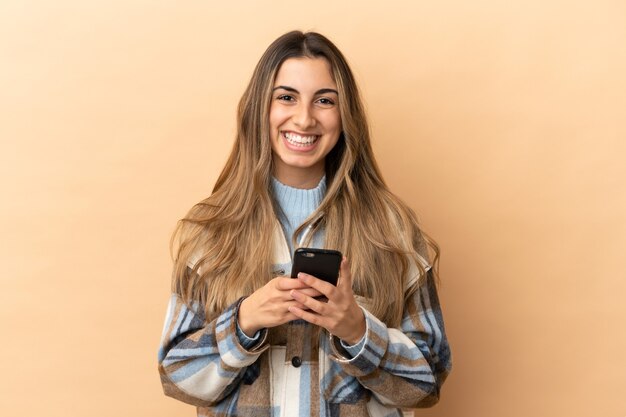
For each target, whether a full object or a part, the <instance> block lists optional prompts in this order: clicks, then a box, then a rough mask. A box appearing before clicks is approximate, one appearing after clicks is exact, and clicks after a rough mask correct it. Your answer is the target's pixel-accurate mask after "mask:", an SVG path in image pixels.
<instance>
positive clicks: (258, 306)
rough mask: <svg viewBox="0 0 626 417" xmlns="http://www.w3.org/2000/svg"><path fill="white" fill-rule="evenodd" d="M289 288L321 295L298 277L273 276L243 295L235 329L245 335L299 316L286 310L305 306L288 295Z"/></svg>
mask: <svg viewBox="0 0 626 417" xmlns="http://www.w3.org/2000/svg"><path fill="white" fill-rule="evenodd" d="M291 290H298V292H301V293H303V294H306V295H308V296H310V297H318V296H320V295H322V294H321V293H320V292H319V291H317V290H314V289H313V288H311V287H308V286H307V285H306V284H304V283H302V281H300V280H299V279H293V278H289V277H276V278H274V279H272V280H271V281H269V282H268V283H267V284H265V285H264V286H263V287H261V288H259V289H258V290H256V291H255V292H253V293H252V294H251V295H250V296H249V297H246V298H245V299H244V300H243V301H242V302H241V305H240V306H239V316H238V323H239V328H240V329H241V330H242V331H243V332H244V333H245V334H246V335H249V336H253V335H254V334H255V333H256V332H257V331H258V330H261V329H263V328H268V327H276V326H280V325H281V324H285V323H287V322H290V321H292V320H298V319H299V317H297V316H295V315H294V314H293V313H291V312H289V307H291V306H295V307H298V308H301V309H307V307H306V306H304V305H302V304H301V303H299V302H298V301H296V300H294V299H293V297H291V295H290V292H291Z"/></svg>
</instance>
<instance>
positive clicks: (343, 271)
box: [337, 256, 352, 289]
mask: <svg viewBox="0 0 626 417" xmlns="http://www.w3.org/2000/svg"><path fill="white" fill-rule="evenodd" d="M337 287H345V288H350V289H351V288H352V271H351V269H350V261H348V258H346V257H345V256H344V257H343V260H342V261H341V266H340V267H339V282H338V283H337Z"/></svg>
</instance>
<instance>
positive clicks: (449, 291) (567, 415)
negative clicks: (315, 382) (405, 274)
mask: <svg viewBox="0 0 626 417" xmlns="http://www.w3.org/2000/svg"><path fill="white" fill-rule="evenodd" d="M291 29H302V30H316V31H319V32H321V33H323V34H325V35H327V36H328V37H329V38H331V39H332V40H333V41H334V42H335V43H336V44H337V45H338V46H339V48H340V49H341V50H342V51H343V52H344V53H345V55H346V56H347V57H348V59H349V62H350V63H351V65H352V67H353V70H354V72H355V74H356V76H357V79H358V81H359V83H360V86H361V88H362V91H363V95H364V99H365V102H366V105H367V110H368V114H369V118H370V121H371V126H372V132H373V138H374V148H375V152H376V155H377V158H378V161H379V163H380V165H381V167H382V170H383V172H384V174H385V177H386V180H387V181H388V184H389V186H390V187H391V189H392V190H393V191H394V192H395V193H397V194H398V195H400V196H401V197H402V198H403V199H404V200H405V201H407V202H408V203H409V204H410V206H411V207H413V208H414V209H415V211H416V212H417V213H418V215H419V218H420V221H421V224H422V226H423V228H424V229H425V230H426V231H427V232H429V233H430V234H431V235H432V236H433V237H434V238H435V239H436V240H437V242H438V243H439V244H440V245H441V247H442V259H441V279H442V285H441V287H440V297H441V300H442V304H443V308H444V313H445V320H446V326H447V332H448V337H449V339H450V343H451V346H452V351H453V358H454V370H453V372H452V374H451V376H450V378H449V380H448V381H447V382H446V384H445V386H444V388H443V391H442V399H441V401H440V403H439V404H438V405H437V406H436V407H435V408H433V409H429V410H423V411H419V412H418V413H417V415H418V416H440V417H501V416H508V417H521V416H546V417H548V416H549V417H554V416H558V417H583V416H584V417H587V416H606V417H624V416H626V396H625V395H624V393H625V392H626V359H625V358H626V355H624V352H625V351H626V332H625V331H624V329H625V328H626V307H625V306H624V305H625V303H624V302H623V300H622V298H623V297H624V296H625V294H626V283H625V278H626V274H625V273H624V248H625V247H626V190H625V185H626V163H625V159H626V158H625V156H626V145H625V141H626V125H625V119H626V118H625V116H626V75H625V74H626V47H625V41H626V3H625V2H624V1H622V0H597V1H591V0H587V1H582V0H570V1H565V0H543V1H539V0H527V1H521V0H520V1H517V0H516V1H507V2H505V1H497V0H479V1H477V2H468V1H464V0H443V1H436V2H426V1H390V2H389V1H388V2H363V1H327V0H319V1H317V2H304V3H298V2H293V1H265V2H242V1H239V2H231V3H227V2H217V1H208V0H205V1H194V0H192V1H184V2H180V1H176V2H175V1H152V0H151V1H148V0H130V1H119V0H116V1H106V2H105V1H99V2H98V1H78V0H55V1H34V0H19V1H17V0H16V1H10V0H4V1H2V2H0V141H1V147H0V193H1V194H0V195H1V197H0V198H1V205H0V207H1V214H2V215H1V216H0V230H1V233H2V238H1V239H0V242H1V243H0V244H1V245H2V247H1V248H0V249H1V252H0V253H1V255H0V256H1V258H0V261H1V265H0V268H1V269H0V271H1V272H0V280H1V281H0V285H1V287H0V325H1V330H2V336H1V341H0V369H2V375H1V378H0V415H2V416H14V415H45V416H49V417H61V416H64V417H65V416H94V417H100V416H151V417H160V416H163V417H165V416H190V417H191V416H194V415H195V410H194V408H193V407H191V406H188V405H186V404H183V403H179V402H177V401H176V400H173V399H170V398H167V397H165V396H164V395H163V394H162V391H161V385H160V382H159V378H158V373H157V362H156V352H157V347H158V343H159V337H160V333H161V326H162V321H163V318H164V314H165V308H166V302H167V299H168V295H169V288H170V287H169V286H170V283H169V280H170V270H171V260H170V257H169V249H168V244H169V238H170V234H171V232H172V231H173V229H174V226H175V223H176V221H177V220H178V219H179V218H180V217H182V216H183V215H184V214H185V213H186V211H187V210H188V209H189V208H190V207H191V206H192V205H193V204H194V203H196V202H198V201H199V200H201V199H202V198H204V197H206V196H208V195H209V194H210V191H211V189H212V186H213V183H214V181H215V180H216V178H217V175H218V174H219V172H220V170H221V168H222V166H223V164H224V162H225V159H226V157H227V154H228V152H229V151H230V147H231V145H232V140H233V137H234V132H235V111H236V106H237V102H238V100H239V97H240V96H241V94H242V93H243V90H244V88H245V86H246V83H247V82H248V80H249V77H250V76H251V74H252V70H253V67H254V65H255V64H256V62H257V60H258V59H259V58H260V56H261V54H262V53H263V51H264V50H265V48H266V47H267V46H268V45H269V43H270V42H271V41H272V40H274V39H275V38H276V37H278V36H279V35H281V34H283V33H284V32H286V31H288V30H291Z"/></svg>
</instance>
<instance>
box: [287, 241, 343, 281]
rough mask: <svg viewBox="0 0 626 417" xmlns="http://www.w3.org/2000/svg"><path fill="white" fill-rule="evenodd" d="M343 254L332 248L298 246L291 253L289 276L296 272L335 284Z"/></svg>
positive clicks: (294, 275) (294, 274) (292, 276)
mask: <svg viewBox="0 0 626 417" xmlns="http://www.w3.org/2000/svg"><path fill="white" fill-rule="evenodd" d="M342 259H343V256H342V255H341V252H339V251H336V250H332V249H315V248H298V249H296V251H295V253H294V254H293V267H292V268H291V278H296V277H297V276H298V272H304V273H305V274H309V275H313V276H314V277H316V278H319V279H321V280H324V281H326V282H330V283H331V284H333V285H337V279H338V278H339V267H340V266H341V260H342Z"/></svg>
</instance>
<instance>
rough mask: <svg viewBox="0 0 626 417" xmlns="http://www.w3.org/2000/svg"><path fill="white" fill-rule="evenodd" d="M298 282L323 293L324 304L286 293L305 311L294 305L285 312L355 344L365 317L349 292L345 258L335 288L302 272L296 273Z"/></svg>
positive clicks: (294, 291) (299, 295)
mask: <svg viewBox="0 0 626 417" xmlns="http://www.w3.org/2000/svg"><path fill="white" fill-rule="evenodd" d="M298 279H299V280H300V281H302V282H303V283H305V284H306V285H308V286H309V287H311V288H314V289H316V290H317V291H319V292H321V293H322V294H324V295H325V296H326V298H328V302H324V301H319V300H316V299H315V298H312V297H309V296H307V295H305V294H303V293H301V292H300V291H298V290H292V291H291V293H290V294H291V296H292V297H293V299H294V300H296V301H298V302H299V303H301V304H303V305H305V306H306V307H307V308H309V311H305V310H302V309H301V308H298V307H294V306H292V307H289V311H290V312H291V313H292V314H294V315H295V316H298V317H300V318H301V319H303V320H305V321H308V322H309V323H312V324H316V325H318V326H321V327H323V328H325V329H326V330H328V331H329V332H330V333H331V334H333V335H335V336H337V337H338V338H340V339H341V340H343V341H344V342H346V343H349V344H350V345H355V344H357V343H358V342H359V341H360V340H361V338H362V337H363V335H364V334H365V329H366V328H365V315H364V314H363V310H361V308H360V307H359V305H358V304H357V303H356V300H355V298H354V293H353V292H352V273H351V272H350V264H349V263H348V261H347V259H346V258H343V260H342V262H341V267H340V270H339V281H338V282H337V286H334V285H333V284H330V283H328V282H326V281H322V280H321V279H318V278H315V277H314V276H312V275H308V274H305V273H302V272H301V273H299V274H298Z"/></svg>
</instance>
